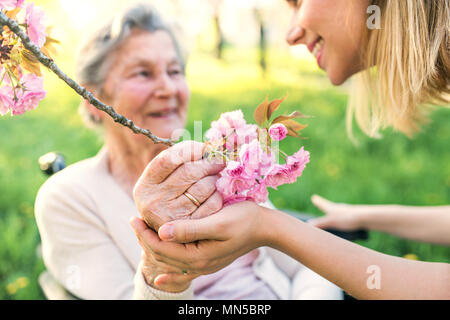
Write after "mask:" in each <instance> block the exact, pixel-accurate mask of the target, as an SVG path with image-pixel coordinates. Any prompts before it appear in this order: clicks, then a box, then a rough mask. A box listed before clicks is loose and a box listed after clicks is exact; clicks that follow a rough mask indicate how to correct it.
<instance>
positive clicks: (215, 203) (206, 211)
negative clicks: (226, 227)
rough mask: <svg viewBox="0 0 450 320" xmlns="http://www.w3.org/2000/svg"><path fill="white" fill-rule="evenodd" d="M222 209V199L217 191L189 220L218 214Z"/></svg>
mask: <svg viewBox="0 0 450 320" xmlns="http://www.w3.org/2000/svg"><path fill="white" fill-rule="evenodd" d="M222 207H223V198H222V195H221V194H220V192H219V191H215V192H214V193H213V194H212V196H211V197H209V198H208V200H206V201H205V202H204V203H202V205H201V206H200V207H199V208H198V209H197V210H195V211H194V213H193V214H192V215H191V219H201V218H205V217H207V216H210V215H212V214H214V213H216V212H218V211H219V210H220V209H222Z"/></svg>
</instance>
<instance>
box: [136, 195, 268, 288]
mask: <svg viewBox="0 0 450 320" xmlns="http://www.w3.org/2000/svg"><path fill="white" fill-rule="evenodd" d="M271 214H274V213H272V212H270V211H269V210H268V209H266V208H263V207H261V206H259V205H257V204H255V203H254V202H248V201H246V202H241V203H236V204H233V205H230V206H227V207H224V208H223V209H222V210H220V211H219V212H217V213H215V214H213V215H211V216H208V217H205V218H202V219H195V220H194V219H191V220H176V221H171V222H168V223H166V224H164V225H163V226H162V227H161V228H160V229H159V236H158V234H156V233H155V232H154V231H152V230H151V229H149V228H144V227H143V229H141V231H139V237H140V239H141V241H142V242H143V243H144V245H145V246H146V247H148V248H149V250H151V251H152V252H153V256H154V258H155V259H156V260H157V261H158V262H161V263H164V264H167V265H170V266H172V267H175V268H178V269H179V270H183V271H186V272H185V273H187V276H194V277H195V276H198V275H201V274H210V273H214V272H216V271H218V270H220V269H222V268H224V267H226V266H227V265H229V264H230V263H232V262H233V261H234V260H235V259H237V258H238V257H240V256H242V255H244V254H246V253H247V252H249V251H251V250H253V249H255V248H258V247H260V246H264V245H266V244H267V243H268V242H270V237H271V230H270V228H268V226H269V224H268V223H267V222H268V220H267V219H266V218H267V217H268V215H271ZM161 239H163V240H161ZM165 240H166V241H165ZM193 241H195V242H193ZM177 242H178V243H177ZM170 277H171V276H170V275H168V276H167V278H168V279H170ZM168 281H169V280H168Z"/></svg>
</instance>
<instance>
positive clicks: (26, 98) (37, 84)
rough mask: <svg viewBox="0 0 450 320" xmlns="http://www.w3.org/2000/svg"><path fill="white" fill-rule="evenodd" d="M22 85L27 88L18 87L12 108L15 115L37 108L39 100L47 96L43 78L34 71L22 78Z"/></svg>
mask: <svg viewBox="0 0 450 320" xmlns="http://www.w3.org/2000/svg"><path fill="white" fill-rule="evenodd" d="M21 83H22V86H23V87H24V88H25V90H24V89H21V88H17V89H16V99H15V103H14V105H13V107H12V109H11V113H12V114H13V115H19V114H23V113H25V112H26V111H28V110H33V109H35V108H36V107H37V106H38V104H39V101H41V100H42V99H44V98H45V94H46V92H45V91H44V82H43V79H42V78H40V77H38V76H36V75H35V74H33V73H29V74H26V75H25V76H23V77H22V79H21Z"/></svg>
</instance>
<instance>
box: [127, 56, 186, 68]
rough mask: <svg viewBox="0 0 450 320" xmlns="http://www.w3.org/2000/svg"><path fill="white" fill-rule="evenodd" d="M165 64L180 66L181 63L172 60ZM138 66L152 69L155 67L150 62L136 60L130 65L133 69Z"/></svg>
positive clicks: (174, 59)
mask: <svg viewBox="0 0 450 320" xmlns="http://www.w3.org/2000/svg"><path fill="white" fill-rule="evenodd" d="M167 64H168V65H173V64H178V65H181V62H180V61H179V59H178V58H173V59H171V60H170V61H169V62H168V63H167ZM140 65H147V66H152V67H153V66H154V65H155V63H153V62H152V61H150V60H147V59H137V60H135V61H133V63H132V66H133V67H135V66H140Z"/></svg>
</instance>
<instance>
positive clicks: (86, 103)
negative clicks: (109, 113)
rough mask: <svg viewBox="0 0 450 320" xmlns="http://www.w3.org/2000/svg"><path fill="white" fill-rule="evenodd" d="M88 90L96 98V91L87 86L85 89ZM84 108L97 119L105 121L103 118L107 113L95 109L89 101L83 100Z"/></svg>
mask: <svg viewBox="0 0 450 320" xmlns="http://www.w3.org/2000/svg"><path fill="white" fill-rule="evenodd" d="M85 88H86V90H88V91H89V92H91V93H92V94H93V95H94V96H96V91H97V90H96V89H95V88H93V87H91V86H86V87H85ZM83 106H84V107H85V108H86V110H87V111H88V112H89V113H90V114H91V115H92V116H93V117H94V118H96V119H98V120H103V118H104V117H105V112H103V111H101V110H99V109H97V108H96V107H94V106H93V105H92V104H90V103H89V101H87V100H86V99H84V100H83Z"/></svg>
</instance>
